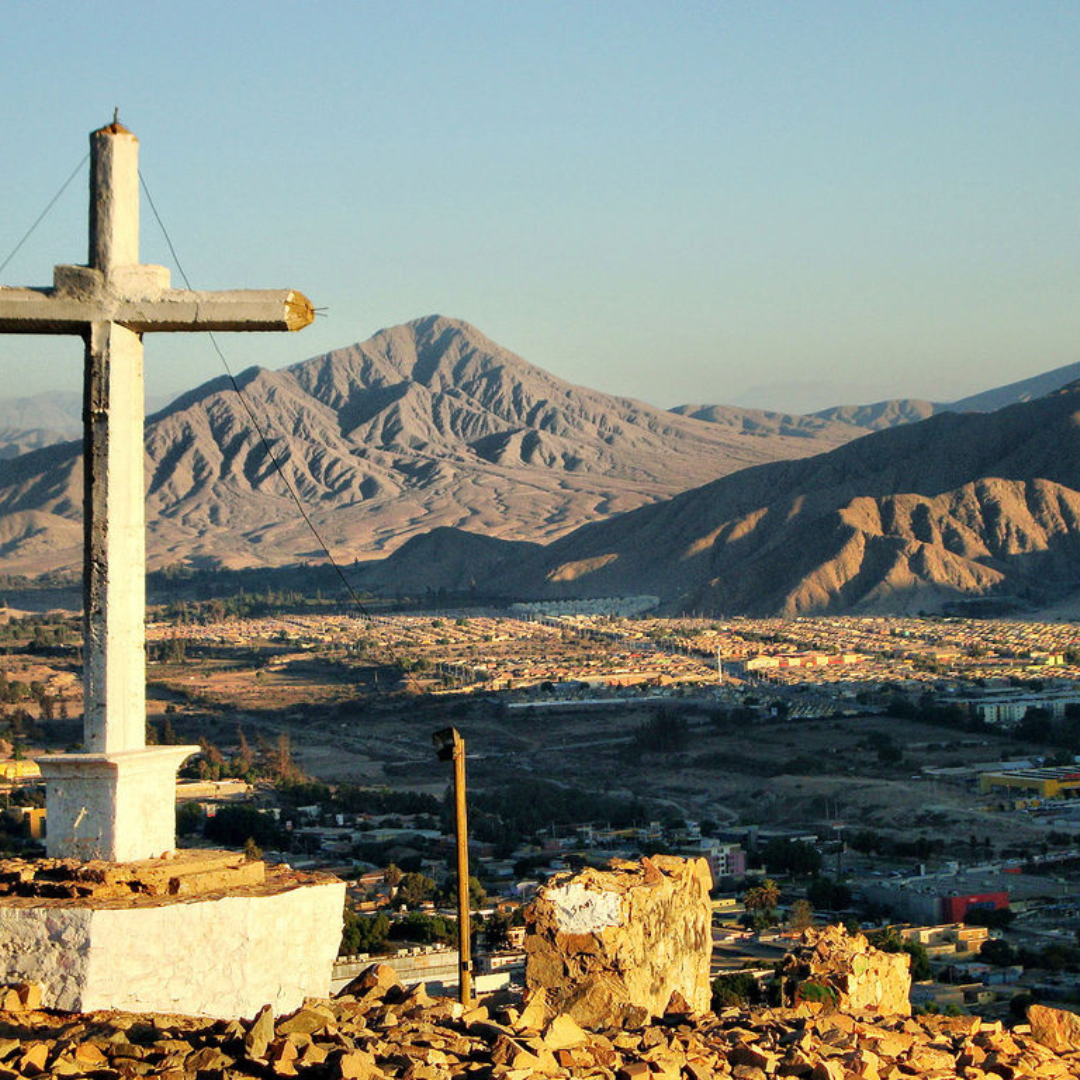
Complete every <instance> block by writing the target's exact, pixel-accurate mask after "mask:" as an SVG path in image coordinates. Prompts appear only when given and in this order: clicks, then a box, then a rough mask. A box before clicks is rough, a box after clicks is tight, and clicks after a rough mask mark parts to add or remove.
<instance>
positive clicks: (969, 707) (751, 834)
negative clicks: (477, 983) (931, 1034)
mask: <svg viewBox="0 0 1080 1080" xmlns="http://www.w3.org/2000/svg"><path fill="white" fill-rule="evenodd" d="M18 600H19V593H18V592H17V591H14V592H12V593H10V594H9V595H8V597H7V602H8V603H9V604H10V605H11V606H10V607H8V608H6V609H5V611H4V621H3V623H2V625H0V649H2V650H3V653H4V659H3V667H2V671H3V676H2V678H0V701H2V704H0V716H2V720H0V723H2V725H3V726H2V729H0V730H2V732H3V742H2V744H0V750H2V751H3V755H4V757H5V758H6V760H5V761H3V762H2V765H0V767H2V768H3V771H4V774H5V778H6V791H7V794H6V801H7V809H6V810H5V811H4V815H3V828H4V842H5V844H6V846H7V848H8V850H9V852H26V851H34V850H40V848H39V846H38V845H39V843H40V838H41V834H42V828H43V821H42V817H43V811H42V809H41V807H42V805H43V795H42V790H41V787H40V778H39V774H38V770H37V768H36V766H35V763H34V759H35V757H36V756H37V755H38V754H39V753H41V752H43V751H45V750H57V749H65V748H68V749H70V748H76V747H77V746H78V743H79V740H80V739H81V731H82V727H81V722H82V701H81V692H82V691H81V678H80V668H81V646H82V642H81V630H80V624H79V619H78V617H77V616H76V615H75V614H74V613H72V612H68V613H64V612H60V611H52V612H50V613H47V614H33V613H31V612H29V611H26V610H20V609H19V606H18ZM647 606H648V598H643V599H642V600H641V602H640V603H635V602H634V601H632V600H631V601H627V600H622V601H618V602H611V603H610V604H609V603H605V602H603V601H591V602H587V603H579V604H574V603H570V602H562V603H551V604H541V603H536V604H521V605H514V606H512V607H508V608H505V609H500V610H494V609H487V608H482V607H478V606H470V607H461V608H452V607H446V608H441V607H440V608H435V607H430V608H426V609H424V610H420V609H418V608H416V607H415V606H411V607H409V608H408V609H407V610H400V611H394V610H393V609H392V607H390V606H385V605H384V606H380V607H379V608H378V610H377V613H368V612H366V611H361V610H359V609H356V608H351V609H349V610H348V611H347V612H346V611H345V609H344V608H343V607H342V606H340V605H338V604H335V603H331V602H328V601H326V600H324V599H323V598H321V597H319V598H307V599H305V598H304V597H303V596H300V595H299V594H297V595H292V596H286V595H283V594H274V593H272V592H268V593H267V594H266V595H265V596H263V595H259V594H248V595H239V596H231V597H228V598H226V599H211V600H202V601H196V600H184V599H175V600H173V601H172V602H170V603H167V604H162V605H158V606H155V607H153V608H152V609H151V610H150V612H149V621H148V627H147V641H148V645H147V647H148V651H149V660H150V665H149V682H148V696H149V699H150V704H149V721H148V735H149V736H150V738H151V739H152V740H154V741H157V742H175V743H199V744H200V745H201V752H200V753H199V754H198V755H197V756H195V757H194V758H192V759H191V760H189V761H188V763H187V764H186V765H185V767H184V768H183V770H182V777H181V782H180V785H179V787H178V800H179V803H178V805H179V810H178V820H179V828H180V833H181V843H182V844H184V845H185V846H198V845H207V846H210V845H217V846H220V845H222V844H225V845H227V846H228V845H231V846H237V847H241V846H246V847H247V848H248V850H249V851H251V850H254V849H259V850H262V851H264V852H266V853H268V854H272V855H274V856H275V857H277V858H279V859H280V860H283V861H288V862H289V863H291V864H293V865H295V866H304V867H309V866H310V867H325V868H330V869H333V870H335V871H336V872H337V873H338V874H340V875H342V876H343V877H345V878H346V880H347V881H348V882H349V909H348V914H347V918H346V927H345V934H344V937H343V941H342V958H341V960H340V961H339V964H338V971H337V974H338V976H339V977H340V978H341V979H346V978H347V977H348V976H349V975H350V974H351V973H354V971H356V970H359V969H360V966H362V965H363V964H364V963H365V962H366V961H365V960H363V959H360V960H358V959H355V957H356V956H357V955H360V956H362V957H370V956H372V955H392V956H393V962H394V963H395V964H396V965H397V968H398V969H399V971H400V972H401V973H402V976H403V977H404V978H414V980H420V979H423V980H426V981H428V982H429V983H430V982H432V981H434V982H436V983H437V982H438V981H439V980H440V979H443V978H445V979H446V980H447V981H452V978H453V977H454V976H453V973H454V971H455V967H454V964H455V960H454V958H453V957H451V956H450V954H449V953H448V951H447V950H448V948H449V943H450V942H451V941H452V939H453V936H454V932H455V924H454V918H453V914H452V911H453V907H454V899H453V884H452V881H451V880H450V875H449V873H448V868H449V867H450V865H451V863H452V859H453V856H452V850H451V849H452V842H451V836H450V817H449V814H450V811H451V808H452V800H450V799H448V791H449V784H450V780H451V775H450V771H449V768H448V766H447V765H446V764H445V763H444V762H441V761H440V760H438V758H437V756H436V754H435V752H434V749H433V746H432V734H433V733H434V732H436V731H437V730H440V729H443V728H446V727H448V726H453V727H455V728H456V729H457V730H458V731H459V732H460V733H461V735H462V736H463V737H464V739H465V741H466V748H467V779H468V785H469V798H468V811H469V828H470V858H471V865H470V869H471V874H472V875H473V876H474V877H475V879H476V880H475V882H474V883H473V902H474V910H475V911H476V912H477V913H478V914H477V916H476V917H477V920H478V922H479V923H480V924H481V932H480V936H479V937H478V945H479V947H480V966H479V969H478V970H479V971H480V972H481V973H482V974H481V976H480V977H481V978H486V979H488V980H489V981H490V985H501V984H502V983H503V982H505V981H506V980H507V979H513V978H515V973H520V968H521V964H522V962H523V955H522V953H521V952H520V950H519V948H517V946H518V945H519V944H520V931H519V930H518V925H519V924H520V917H519V915H518V912H519V910H520V905H521V904H522V902H523V901H525V900H527V899H528V898H529V897H530V895H531V894H532V892H533V891H534V890H535V889H536V887H537V885H538V884H539V883H541V882H543V881H544V880H545V879H546V878H547V877H548V876H549V875H551V874H553V873H555V872H557V871H559V870H563V869H567V868H575V867H579V866H582V865H584V864H594V865H603V864H605V863H606V862H607V860H608V859H610V858H611V857H613V856H620V857H633V856H637V855H641V854H652V853H656V852H664V853H675V854H686V855H690V854H693V855H703V856H705V857H706V858H707V859H708V860H709V864H710V867H711V869H712V872H713V876H714V880H715V889H714V931H713V934H714V953H713V967H714V974H715V975H716V977H717V983H716V993H717V994H718V995H719V998H718V1000H725V998H724V995H733V996H734V998H735V999H742V1000H747V999H753V998H754V996H755V995H759V994H767V985H768V980H769V977H770V975H771V972H772V970H773V965H774V963H775V961H776V960H777V959H778V958H779V957H780V956H781V955H782V954H783V952H784V950H785V949H786V948H787V947H788V946H789V944H790V939H791V935H792V934H795V933H797V932H798V930H800V929H801V928H802V927H804V926H806V925H809V924H810V923H813V922H818V923H823V922H826V921H830V922H836V921H843V922H846V923H848V924H858V925H859V926H861V927H862V928H863V929H866V930H871V931H873V932H874V933H875V934H876V935H877V937H876V938H875V940H878V941H879V942H881V943H883V944H884V945H885V946H886V947H893V948H904V949H906V950H907V951H909V952H910V953H911V954H912V956H913V963H914V967H913V971H914V973H915V977H916V980H917V981H916V984H915V987H914V990H913V1000H914V1001H916V1002H922V1003H927V1004H932V1005H933V1006H934V1007H935V1008H937V1009H949V1010H953V1011H955V1010H964V1011H977V1012H979V1013H981V1014H983V1015H990V1016H994V1015H999V1016H1004V1015H1006V1014H1008V1012H1009V1010H1010V1008H1012V1009H1013V1011H1014V1014H1015V1012H1016V1010H1017V1008H1018V1007H1019V1006H1018V1005H1017V1003H1018V1002H1020V1003H1026V1002H1028V1001H1030V1000H1032V999H1033V998H1034V999H1038V1000H1054V1001H1063V1002H1071V1001H1080V904H1078V903H1077V900H1076V895H1077V891H1078V885H1080V799H1077V798H1076V795H1077V793H1078V792H1080V764H1078V755H1080V724H1078V721H1080V632H1078V628H1077V624H1076V623H1075V622H1067V621H1060V622H1022V621H1012V620H992V619H978V620H975V619H962V618H943V617H924V618H915V617H912V618H902V617H887V616H880V617H865V618H860V617H855V616H837V617H831V618H802V619H778V618H769V619H752V618H717V619H708V618H706V619H694V618H681V619H666V618H654V617H650V616H649V615H648V613H647V611H643V610H641V609H643V608H647ZM635 609H636V610H637V613H635ZM747 975H749V978H748V977H747Z"/></svg>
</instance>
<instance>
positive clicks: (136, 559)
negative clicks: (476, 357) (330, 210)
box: [0, 120, 314, 861]
mask: <svg viewBox="0 0 1080 1080" xmlns="http://www.w3.org/2000/svg"><path fill="white" fill-rule="evenodd" d="M138 153H139V143H138V140H137V139H136V138H135V136H134V135H132V134H131V132H130V131H128V130H127V129H126V128H125V127H123V126H122V125H121V124H119V123H117V122H116V121H115V120H114V122H113V123H112V124H109V125H108V126H107V127H104V128H101V130H99V131H95V132H93V133H92V134H91V135H90V256H89V265H88V266H57V267H55V268H54V272H53V285H52V287H51V288H33V289H16V288H2V287H0V333H9V334H75V335H78V336H81V337H82V338H83V339H84V340H85V342H86V354H85V355H86V359H85V368H84V396H83V446H84V455H83V469H84V488H83V492H84V494H83V517H84V568H83V597H84V614H83V621H84V622H83V625H84V647H83V671H84V675H83V684H84V694H85V706H84V722H83V730H84V742H85V750H86V752H85V753H79V754H54V755H50V756H48V757H46V758H41V759H39V762H40V764H41V769H42V774H43V775H44V776H45V779H46V807H47V822H48V841H47V849H48V853H49V854H50V855H58V856H75V857H80V858H91V857H93V858H105V859H110V860H115V861H129V860H135V859H144V858H152V857H156V856H158V855H160V854H161V853H162V852H163V851H165V850H168V849H170V848H172V847H173V845H174V843H175V839H176V818H175V778H176V770H177V768H178V767H179V765H180V763H181V762H182V761H183V759H184V758H185V757H188V756H189V755H190V754H192V753H194V752H195V751H196V750H197V749H198V748H197V747H192V746H185V747H174V746H169V747H147V746H146V739H145V731H146V633H145V602H146V584H145V564H146V554H145V545H146V539H145V494H144V492H145V481H144V474H143V453H144V448H143V419H144V401H143V349H142V335H143V334H145V333H150V332H187V331H197V330H301V329H303V328H304V327H305V326H307V325H309V324H310V323H311V321H312V319H313V317H314V311H313V309H312V306H311V303H310V301H309V300H308V299H307V298H306V297H305V296H303V295H302V294H301V293H298V292H293V291H291V290H286V289H283V290H278V291H271V290H236V291H231V292H192V291H189V290H185V289H172V288H170V287H169V271H168V270H167V269H166V268H165V267H163V266H150V265H143V264H141V263H140V262H139V167H138Z"/></svg>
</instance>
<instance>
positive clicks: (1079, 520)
mask: <svg viewBox="0 0 1080 1080" xmlns="http://www.w3.org/2000/svg"><path fill="white" fill-rule="evenodd" d="M444 539H445V538H444ZM389 562H392V560H390V561H388V565H387V567H386V568H385V570H386V572H390V571H391V569H392V567H391V566H390V565H389ZM486 582H487V587H488V588H489V589H491V590H493V591H495V592H497V593H502V594H505V595H522V594H527V595H528V596H530V597H538V596H552V597H569V596H610V595H631V594H650V595H656V596H659V597H660V598H661V600H662V603H663V607H664V608H665V609H666V610H668V611H701V612H704V613H708V614H714V615H715V614H721V613H725V612H727V613H746V614H756V615H769V614H781V615H786V616H794V615H807V614H823V613H828V612H840V611H847V612H851V611H855V612H858V611H867V612H869V611H873V612H895V613H900V612H907V613H911V612H918V611H942V610H949V608H950V606H955V605H956V604H957V603H958V602H964V601H971V600H972V599H982V600H984V601H989V602H992V603H993V605H994V606H993V610H1010V611H1032V610H1045V609H1047V608H1053V607H1055V606H1056V605H1059V604H1060V603H1061V602H1063V601H1072V602H1074V603H1075V602H1076V601H1077V600H1080V382H1076V383H1073V384H1070V385H1069V386H1068V387H1066V388H1064V389H1062V390H1058V391H1056V392H1054V393H1053V394H1050V395H1048V396H1047V397H1044V398H1040V399H1038V400H1036V401H1031V402H1026V403H1021V404H1017V405H1011V406H1008V407H1006V408H1004V409H1000V410H998V411H996V412H993V413H985V414H982V413H942V414H940V415H937V416H934V417H931V418H930V419H927V420H925V421H923V422H921V423H918V424H909V425H904V426H899V427H893V428H889V429H887V430H883V431H879V432H875V433H873V434H870V435H867V436H865V437H863V438H861V439H858V440H857V441H854V442H851V443H848V444H847V445H845V446H842V447H840V448H838V449H836V450H833V451H830V452H828V453H824V454H820V455H817V456H814V457H811V458H807V459H804V460H801V461H784V462H774V463H771V464H767V465H761V466H757V467H755V468H750V469H745V470H743V471H741V472H739V473H736V474H734V475H732V476H727V477H724V478H722V479H719V480H716V481H714V482H712V483H710V484H706V485H703V486H702V487H699V488H695V489H693V490H691V491H687V492H684V493H682V494H680V495H678V496H676V497H675V498H673V499H670V500H667V501H666V502H664V503H661V504H658V505H653V506H648V507H642V508H641V509H639V510H636V511H634V512H632V513H628V514H623V515H621V516H619V517H615V518H611V519H608V520H606V521H602V522H597V523H594V524H590V525H586V526H583V527H582V528H580V529H578V530H576V531H575V532H573V533H571V534H570V535H568V536H566V537H563V538H561V539H559V540H557V541H555V542H553V543H552V544H549V545H547V546H546V547H543V548H541V549H539V550H538V551H532V550H530V551H521V552H518V553H515V554H513V555H512V557H511V558H509V559H507V560H506V561H505V562H504V563H503V564H502V565H501V566H497V567H495V568H493V569H490V570H489V573H488V577H487V578H486ZM986 610H991V608H990V607H986Z"/></svg>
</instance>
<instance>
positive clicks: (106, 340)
mask: <svg viewBox="0 0 1080 1080" xmlns="http://www.w3.org/2000/svg"><path fill="white" fill-rule="evenodd" d="M112 127H113V128H119V125H116V124H114V125H112ZM89 241H90V242H89V263H90V266H91V267H92V268H93V269H95V270H97V271H98V272H99V273H100V274H101V276H102V278H103V280H104V287H105V289H107V290H109V289H112V288H115V287H116V286H118V285H119V284H120V282H118V281H115V280H114V279H116V278H118V277H120V276H121V274H122V273H123V270H124V269H125V268H129V270H128V273H129V276H130V274H131V271H132V270H134V269H135V268H136V267H138V266H139V143H138V140H137V139H136V138H135V136H134V135H132V134H131V132H129V131H126V130H111V129H110V128H103V129H101V130H100V131H95V132H94V133H93V134H92V135H91V136H90V237H89ZM85 337H86V360H85V367H84V372H83V379H84V384H83V485H84V487H83V530H84V532H83V627H84V638H83V640H84V642H85V644H84V664H83V693H84V711H83V733H84V740H83V741H84V743H85V746H86V749H87V750H88V751H89V752H91V753H114V752H116V751H121V750H138V749H142V748H143V747H145V746H146V641H145V637H146V635H145V629H144V627H145V622H146V584H145V580H144V577H143V575H142V574H133V573H131V568H132V567H143V566H145V565H146V511H145V508H144V495H143V490H144V481H143V419H144V416H145V411H146V407H145V398H144V388H143V346H142V337H141V335H139V334H137V333H135V332H134V331H132V330H129V329H128V328H127V327H125V326H121V325H120V324H119V323H115V322H105V321H100V322H93V323H91V324H90V325H89V326H88V327H87V329H86V335H85Z"/></svg>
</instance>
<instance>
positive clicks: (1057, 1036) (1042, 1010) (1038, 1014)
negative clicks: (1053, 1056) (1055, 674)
mask: <svg viewBox="0 0 1080 1080" xmlns="http://www.w3.org/2000/svg"><path fill="white" fill-rule="evenodd" d="M1027 1018H1028V1023H1029V1024H1030V1025H1031V1035H1032V1038H1034V1039H1037V1040H1038V1041H1039V1042H1041V1043H1042V1044H1043V1046H1048V1047H1049V1048H1050V1049H1051V1050H1053V1051H1055V1053H1058V1054H1060V1053H1063V1052H1064V1051H1068V1050H1080V1016H1077V1015H1076V1013H1071V1012H1066V1011H1065V1010H1064V1009H1051V1008H1050V1007H1049V1006H1047V1005H1031V1006H1030V1007H1029V1008H1028V1014H1027Z"/></svg>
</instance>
